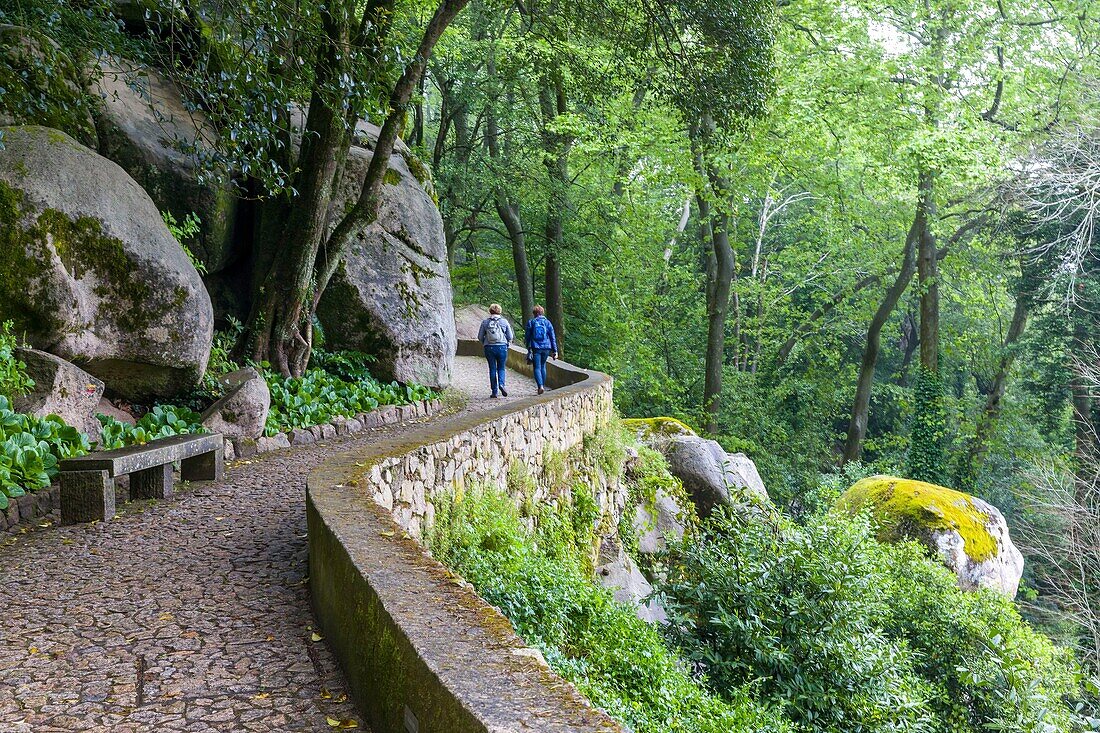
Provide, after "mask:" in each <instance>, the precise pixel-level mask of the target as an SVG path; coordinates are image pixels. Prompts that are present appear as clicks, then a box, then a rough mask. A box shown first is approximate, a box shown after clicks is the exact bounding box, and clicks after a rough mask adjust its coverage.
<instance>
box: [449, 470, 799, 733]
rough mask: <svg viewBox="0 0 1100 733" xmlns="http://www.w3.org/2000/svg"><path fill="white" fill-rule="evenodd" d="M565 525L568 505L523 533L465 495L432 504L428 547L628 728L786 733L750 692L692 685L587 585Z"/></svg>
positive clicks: (656, 642) (496, 507)
mask: <svg viewBox="0 0 1100 733" xmlns="http://www.w3.org/2000/svg"><path fill="white" fill-rule="evenodd" d="M583 511H584V509H583V507H582V509H581V512H582V513H583ZM582 523H583V520H582ZM575 525H576V521H575V518H574V510H573V508H572V507H570V506H559V507H555V506H553V505H545V506H544V507H543V511H542V512H541V513H540V516H539V519H538V522H537V523H536V528H535V529H534V530H533V531H530V532H529V531H528V530H526V529H525V528H524V527H523V525H522V522H521V520H520V517H519V514H518V511H517V510H516V508H515V505H514V503H513V502H512V500H511V499H510V498H509V497H507V496H505V495H503V494H501V493H498V492H494V491H473V492H470V493H469V494H468V495H466V496H464V497H463V496H460V497H458V498H457V499H456V500H452V501H449V502H447V501H439V502H438V503H437V514H436V522H435V525H434V527H433V529H432V531H431V535H430V537H429V545H430V547H431V548H432V551H433V552H434V553H435V554H436V556H437V557H439V558H440V559H441V560H443V561H444V562H445V563H447V564H448V565H450V566H451V567H452V568H453V569H454V570H455V571H456V572H458V573H459V574H461V575H462V576H463V577H464V578H466V579H467V580H468V581H470V582H471V583H472V584H473V585H474V587H475V588H477V590H478V592H479V593H480V594H481V595H482V597H483V598H485V600H487V601H488V602H489V603H492V604H494V605H496V606H497V607H499V608H500V609H501V610H502V611H503V612H504V614H505V615H506V616H507V617H508V618H509V619H511V621H512V623H513V624H514V625H515V627H516V631H517V632H518V633H519V635H520V636H522V637H523V638H524V639H525V640H526V642H527V643H528V644H530V645H532V646H535V647H537V648H538V649H540V650H541V651H542V653H543V654H544V655H545V657H546V660H547V662H548V663H549V664H550V666H551V667H553V668H554V669H555V670H556V671H557V672H558V673H559V674H561V675H562V676H564V677H565V678H567V679H569V680H570V681H572V682H573V683H574V684H576V685H577V687H578V688H579V689H580V690H581V691H582V692H583V693H584V694H585V695H587V696H588V698H589V699H590V700H591V701H592V702H593V703H594V704H596V705H597V706H599V707H601V708H603V709H604V710H606V711H607V712H608V713H609V714H610V715H611V716H612V717H615V718H617V719H618V720H620V721H622V722H623V723H624V724H626V725H627V726H629V727H630V728H631V729H632V730H635V731H639V733H641V732H643V731H645V732H658V731H661V732H663V731H670V732H671V731H676V732H677V733H691V732H695V731H698V732H703V731H706V732H708V733H719V732H722V733H725V732H727V731H728V732H730V733H737V732H739V731H744V732H745V733H749V732H750V731H751V732H752V733H768V732H770V731H786V730H789V727H788V726H787V724H786V723H785V722H784V721H783V720H782V719H781V718H780V717H779V716H778V715H777V714H775V713H774V712H772V711H770V710H767V709H766V708H764V707H762V706H760V705H758V704H757V703H755V702H753V700H752V692H753V689H752V687H751V686H746V687H743V688H740V689H737V690H730V691H729V692H728V694H727V695H726V696H725V699H722V698H720V697H718V696H716V695H714V694H712V693H710V692H708V691H707V690H706V688H705V687H704V686H703V685H702V684H700V683H699V682H698V681H697V680H695V679H694V678H693V677H692V675H691V674H690V673H689V671H688V670H687V668H686V667H685V665H684V664H683V662H682V661H681V660H680V659H679V658H678V657H677V656H676V654H675V653H674V652H672V651H671V650H670V649H669V648H668V646H667V645H666V643H665V642H664V639H663V638H662V637H661V634H660V632H659V630H658V629H657V628H655V627H653V626H650V625H649V624H647V623H646V622H644V621H641V620H640V619H638V617H637V616H636V615H635V613H634V610H633V608H631V607H630V606H628V605H625V604H622V603H618V602H616V601H615V600H614V599H613V598H612V596H611V593H610V592H609V591H607V590H605V589H604V588H601V587H599V586H598V585H596V584H595V583H594V582H593V581H592V580H591V579H590V578H589V576H588V575H587V574H586V572H585V571H584V566H585V561H584V558H583V557H581V555H580V553H579V551H578V549H576V548H578V545H577V543H576V542H575V541H574V540H575V538H574V537H571V536H569V532H571V531H574V527H575ZM562 533H565V536H563V534H562ZM570 547H572V548H575V549H573V550H570V549H569V548H570Z"/></svg>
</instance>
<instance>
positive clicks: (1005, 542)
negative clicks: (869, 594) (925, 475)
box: [837, 476, 1024, 598]
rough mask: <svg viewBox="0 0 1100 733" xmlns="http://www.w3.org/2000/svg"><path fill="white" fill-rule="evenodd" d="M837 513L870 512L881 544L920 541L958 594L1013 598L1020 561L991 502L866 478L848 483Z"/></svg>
mask: <svg viewBox="0 0 1100 733" xmlns="http://www.w3.org/2000/svg"><path fill="white" fill-rule="evenodd" d="M837 509H838V510H840V511H844V512H848V513H853V514H854V513H857V512H861V511H870V512H871V515H872V517H873V518H874V521H875V523H876V525H877V526H878V537H879V539H880V540H882V541H884V542H894V541H898V540H902V539H913V540H916V541H918V542H920V543H921V544H923V545H924V546H925V547H927V548H928V550H929V552H931V553H932V554H933V555H935V556H936V557H938V558H939V559H940V561H942V562H943V564H944V565H946V566H947V567H948V568H949V569H951V570H952V571H954V573H955V575H956V576H958V579H959V587H960V588H962V589H963V590H976V589H978V588H991V589H993V590H995V591H998V592H999V593H1003V594H1004V595H1006V596H1008V597H1009V598H1015V597H1016V591H1017V590H1018V589H1019V587H1020V578H1021V577H1022V575H1023V572H1024V558H1023V555H1022V554H1021V553H1020V551H1019V550H1018V549H1016V546H1015V545H1014V544H1013V543H1012V538H1011V537H1010V536H1009V534H1008V524H1007V523H1006V522H1005V518H1004V516H1003V515H1002V514H1001V512H1000V510H998V509H997V507H995V506H993V505H992V504H989V503H987V502H984V501H982V500H981V499H979V498H977V497H974V496H970V495H969V494H964V493H962V492H960V491H954V490H952V489H948V488H945V487H943V486H937V485H936V484H929V483H925V482H924V481H913V480H910V479H901V478H895V477H893V476H872V477H870V478H865V479H863V480H861V481H857V482H856V483H855V484H853V485H852V487H851V488H850V489H848V490H847V491H846V492H845V493H844V495H843V496H841V497H840V500H839V501H838V502H837Z"/></svg>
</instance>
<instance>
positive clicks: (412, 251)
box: [317, 144, 457, 387]
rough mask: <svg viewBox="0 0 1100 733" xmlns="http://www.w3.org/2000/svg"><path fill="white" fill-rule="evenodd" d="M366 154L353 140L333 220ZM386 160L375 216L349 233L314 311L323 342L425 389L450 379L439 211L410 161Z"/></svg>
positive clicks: (350, 196)
mask: <svg viewBox="0 0 1100 733" xmlns="http://www.w3.org/2000/svg"><path fill="white" fill-rule="evenodd" d="M372 155H373V154H372V153H371V151H370V150H369V149H368V147H367V146H366V145H361V144H357V145H354V146H353V147H352V149H351V151H350V153H349V154H348V160H347V167H346V169H345V171H344V177H343V180H342V181H341V182H340V184H339V186H338V188H337V191H336V194H335V195H334V196H333V200H332V207H333V216H332V219H333V222H334V225H335V221H336V220H338V219H339V216H340V214H341V213H342V212H344V211H345V210H346V209H347V207H348V206H349V205H350V204H351V202H352V201H354V200H355V199H356V198H357V197H358V195H359V191H360V189H361V188H362V183H363V180H364V179H365V177H366V173H367V167H368V166H369V165H370V161H371V158H372ZM410 161H415V159H414V158H412V157H411V156H410V158H409V159H408V160H407V159H406V158H405V157H403V156H401V155H397V154H395V155H394V156H392V157H391V159H390V166H389V171H388V172H387V174H386V185H385V186H384V189H383V195H382V202H381V208H380V211H379V215H378V220H377V221H376V222H374V223H373V224H371V225H369V226H365V227H361V228H360V229H359V230H358V231H356V232H355V233H354V235H353V240H352V244H351V247H350V248H349V250H348V252H347V254H346V255H345V257H344V259H343V261H342V262H341V264H340V267H339V269H338V270H337V272H336V274H335V275H334V276H333V278H332V281H331V283H330V284H329V286H328V288H327V289H326V290H325V293H324V295H323V296H322V298H321V303H320V307H319V309H318V312H317V315H318V317H319V318H320V320H321V324H322V325H323V326H324V329H325V334H326V339H327V343H328V344H329V345H330V346H334V347H336V348H344V349H354V350H357V351H363V352H366V353H368V354H372V355H373V356H374V357H375V358H376V359H377V362H376V366H377V371H378V372H379V376H381V377H382V378H384V379H387V380H388V379H396V380H399V381H402V382H419V383H421V384H426V385H429V386H432V387H442V386H446V385H448V384H449V383H450V381H451V370H452V367H453V365H454V354H455V349H456V347H457V341H456V338H455V320H454V308H453V305H452V301H451V276H450V271H449V269H448V266H447V246H446V242H445V240H444V237H443V220H442V218H441V217H440V214H439V209H437V208H436V205H435V202H434V201H433V200H432V197H431V196H430V195H429V193H428V191H427V190H426V189H425V186H426V185H427V178H426V176H425V175H424V174H423V173H422V172H421V171H420V167H419V166H418V164H415V163H414V165H413V170H410V167H409V162H410Z"/></svg>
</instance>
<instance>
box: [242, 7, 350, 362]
mask: <svg viewBox="0 0 1100 733" xmlns="http://www.w3.org/2000/svg"><path fill="white" fill-rule="evenodd" d="M349 33H350V25H349V24H348V23H347V22H346V19H344V20H343V21H341V20H340V19H337V18H334V17H333V16H331V15H328V14H326V15H325V42H324V43H322V44H321V47H320V48H319V49H318V51H317V82H316V85H317V87H318V88H324V87H325V86H326V85H328V84H330V83H332V82H333V81H334V80H335V79H337V78H339V75H340V74H341V73H342V68H343V65H342V61H341V57H340V49H341V48H342V47H343V46H345V45H346V44H347V42H348V38H349ZM350 143H351V137H350V135H349V134H348V132H347V129H346V125H345V123H344V116H343V111H342V110H340V111H338V110H334V109H332V108H331V107H329V105H328V104H327V102H326V100H325V98H324V95H322V94H320V93H316V92H315V93H314V94H313V96H312V98H311V99H310V104H309V113H308V115H307V117H306V125H305V131H304V133H303V136H302V146H301V152H300V153H299V156H298V161H297V173H296V175H295V177H294V189H295V190H296V191H297V196H296V197H295V198H294V199H292V200H291V201H290V204H289V208H288V210H287V213H286V218H285V226H284V227H283V229H282V231H281V232H280V236H279V237H278V238H277V239H275V240H274V241H273V242H270V243H261V249H260V251H259V252H258V255H259V256H258V257H257V260H258V261H260V262H263V263H264V264H267V263H270V264H269V265H268V266H267V268H266V274H265V275H264V277H263V280H262V281H261V283H260V286H259V287H258V288H257V290H256V291H255V292H254V294H253V298H252V305H251V311H250V313H249V317H248V321H247V330H248V337H249V343H248V345H247V349H248V351H249V352H250V356H251V357H252V358H253V359H255V360H256V361H264V360H267V361H269V362H270V363H271V366H272V368H274V369H275V370H277V371H278V372H280V373H281V374H283V375H286V376H290V375H294V376H298V375H301V373H302V372H303V371H304V370H305V364H306V362H307V361H308V359H309V352H310V348H311V332H312V329H311V327H310V326H311V320H312V311H310V310H308V309H307V306H306V304H307V303H308V302H309V299H310V294H311V293H310V288H311V286H312V276H313V268H314V263H315V261H316V258H317V252H318V250H319V248H320V246H321V240H322V238H323V237H324V235H325V227H326V224H327V222H328V205H329V201H330V200H331V198H332V189H333V185H334V183H335V181H334V178H335V176H336V174H337V172H338V171H339V170H340V167H341V161H342V158H343V157H344V156H346V155H347V149H348V147H349V145H350ZM263 244H268V246H271V245H272V244H273V245H274V246H273V247H272V249H271V250H270V252H266V251H264V249H263Z"/></svg>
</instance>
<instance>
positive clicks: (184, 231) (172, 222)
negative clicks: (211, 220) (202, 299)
mask: <svg viewBox="0 0 1100 733" xmlns="http://www.w3.org/2000/svg"><path fill="white" fill-rule="evenodd" d="M160 216H161V218H162V219H164V224H165V226H167V227H168V231H169V232H171V233H172V236H173V237H175V238H176V241H177V242H179V243H180V246H181V247H183V251H184V252H185V253H186V254H187V259H189V260H191V264H192V265H194V266H195V270H197V271H198V273H199V274H200V275H205V274H206V265H205V264H203V262H202V260H200V259H199V258H198V257H196V256H195V253H194V252H192V251H191V248H190V247H188V246H187V240H189V239H191V238H193V237H195V236H197V235H198V233H199V232H200V231H201V230H200V228H199V225H200V224H202V220H201V219H199V216H198V214H196V213H195V212H193V211H192V212H190V213H188V214H187V216H185V217H184V218H183V221H177V220H176V217H175V216H173V215H172V212H171V211H162V212H160Z"/></svg>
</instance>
